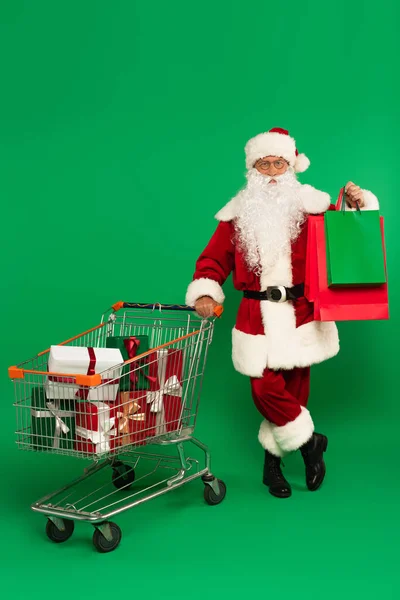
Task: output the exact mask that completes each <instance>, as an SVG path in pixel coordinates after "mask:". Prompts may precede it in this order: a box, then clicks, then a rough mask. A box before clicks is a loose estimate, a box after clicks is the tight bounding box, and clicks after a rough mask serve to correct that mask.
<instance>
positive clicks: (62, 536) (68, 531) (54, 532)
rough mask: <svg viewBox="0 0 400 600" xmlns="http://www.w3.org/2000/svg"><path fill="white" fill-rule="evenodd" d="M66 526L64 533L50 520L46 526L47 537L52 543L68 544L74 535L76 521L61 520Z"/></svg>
mask: <svg viewBox="0 0 400 600" xmlns="http://www.w3.org/2000/svg"><path fill="white" fill-rule="evenodd" d="M60 521H62V522H63V525H64V528H65V529H64V531H61V530H60V529H58V527H56V525H54V523H53V521H50V519H48V521H47V524H46V535H47V537H48V538H49V540H51V541H52V542H55V543H56V544H61V542H66V541H67V540H68V539H69V538H70V537H71V535H72V534H73V533H74V527H75V523H74V521H69V520H67V519H60Z"/></svg>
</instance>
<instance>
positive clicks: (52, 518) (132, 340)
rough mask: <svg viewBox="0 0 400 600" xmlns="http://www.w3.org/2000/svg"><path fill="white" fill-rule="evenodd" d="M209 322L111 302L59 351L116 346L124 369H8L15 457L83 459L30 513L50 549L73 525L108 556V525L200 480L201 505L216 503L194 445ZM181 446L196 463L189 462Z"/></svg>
mask: <svg viewBox="0 0 400 600" xmlns="http://www.w3.org/2000/svg"><path fill="white" fill-rule="evenodd" d="M221 312H222V308H221V307H218V309H217V310H216V313H215V316H220V314H221ZM214 323H215V319H208V320H202V319H200V318H199V317H198V316H197V315H196V314H195V313H194V312H193V309H191V308H189V307H187V306H180V305H161V304H134V303H124V302H118V303H116V304H115V305H114V306H113V307H112V308H111V309H109V310H108V311H106V312H105V313H104V315H103V317H102V319H101V322H100V324H99V325H97V326H96V327H93V328H92V329H89V330H88V331H86V332H84V333H82V334H80V335H77V336H75V337H73V338H71V339H69V340H67V341H65V342H63V343H62V344H59V345H58V346H74V347H81V348H86V349H99V348H106V347H108V348H109V347H116V344H115V341H117V342H118V340H121V339H122V340H123V342H124V344H125V349H126V351H127V352H128V351H129V355H128V356H129V358H128V359H127V360H125V361H124V362H123V363H120V364H118V365H115V367H113V368H112V369H110V368H108V370H106V371H105V370H104V371H103V372H101V373H93V372H89V371H88V374H74V373H68V374H66V373H65V372H63V373H57V372H49V370H48V360H49V352H50V350H46V351H45V352H41V353H40V354H38V355H37V356H35V357H34V358H32V359H30V360H28V361H26V362H24V363H21V364H20V365H18V366H13V367H10V368H9V376H10V378H11V379H12V380H13V382H14V387H15V398H16V401H15V404H14V405H15V406H16V413H17V432H16V435H17V440H16V441H17V444H18V446H19V448H21V449H23V450H34V451H36V452H40V451H42V452H47V453H53V454H60V455H61V454H62V455H66V456H74V457H79V458H84V459H90V460H91V464H90V466H89V467H88V468H86V469H84V473H83V475H82V476H81V477H79V478H78V479H76V480H74V481H72V482H71V483H69V484H67V485H65V486H64V487H63V488H61V489H59V490H57V491H55V492H53V493H51V494H48V495H47V496H45V497H44V498H42V499H40V500H38V501H37V502H35V503H34V504H33V505H32V509H33V510H34V511H36V512H39V513H42V514H44V515H45V516H46V517H47V525H46V534H47V536H48V537H49V538H50V540H52V541H53V542H57V543H59V542H64V541H66V540H67V539H68V538H69V537H70V536H71V535H72V533H73V531H74V522H75V521H86V522H90V523H92V524H93V525H94V527H95V531H94V535H93V543H94V546H95V548H96V549H97V550H98V551H99V552H109V551H111V550H114V549H115V548H116V547H117V546H118V545H119V543H120V540H121V530H120V528H119V527H118V525H117V524H115V523H113V522H111V521H110V519H111V518H112V517H114V516H115V515H118V514H119V513H121V512H123V511H125V510H127V509H129V508H132V507H133V506H137V505H139V504H141V503H143V502H145V501H147V500H150V499H152V498H156V497H157V496H160V495H162V494H165V493H166V492H169V491H171V490H173V489H176V488H178V487H180V486H182V485H184V484H186V483H189V482H190V481H194V480H195V479H199V478H201V479H202V481H203V484H204V498H205V501H206V502H207V503H208V504H210V505H216V504H219V503H220V502H221V501H222V500H223V499H224V497H225V494H226V487H225V484H224V483H223V482H222V481H221V480H219V479H217V478H216V477H215V476H214V475H213V474H212V472H211V468H210V453H209V451H208V448H207V446H206V445H204V444H203V443H201V442H200V441H199V440H197V439H196V438H195V437H193V433H194V430H195V425H196V419H197V411H198V406H199V400H200V392H201V386H202V379H203V375H204V368H205V364H206V358H207V352H208V348H209V345H210V344H211V341H212V336H213V329H214ZM140 340H142V342H143V340H144V341H145V342H146V343H145V344H144V345H143V344H142V347H140V345H139V343H140ZM118 343H120V342H118ZM146 344H147V345H146ZM138 349H139V351H138ZM142 350H144V351H142ZM81 351H82V350H78V352H81ZM116 389H117V392H116V396H114V395H115V390H116ZM110 398H112V401H110ZM150 444H151V445H157V446H158V447H159V448H158V453H157V454H153V453H150V452H148V451H147V448H146V447H147V446H148V445H150ZM189 444H191V445H192V447H193V446H196V447H197V448H198V449H200V455H201V456H203V454H204V464H203V459H202V460H201V461H200V460H198V459H196V458H194V457H191V456H189V455H187V453H186V448H187V447H188V446H189ZM164 447H167V448H164ZM172 447H174V455H171V454H169V453H168V449H171V448H172ZM197 452H199V450H197ZM122 455H125V457H124V460H122ZM110 471H111V472H110Z"/></svg>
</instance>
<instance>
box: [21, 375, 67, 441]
mask: <svg viewBox="0 0 400 600" xmlns="http://www.w3.org/2000/svg"><path fill="white" fill-rule="evenodd" d="M74 437H75V401H74V400H48V399H47V398H46V394H45V390H44V387H43V386H37V387H34V388H33V389H32V396H31V441H32V445H33V446H34V447H35V448H36V449H37V450H47V449H49V448H53V449H58V448H62V449H68V450H72V449H73V447H74Z"/></svg>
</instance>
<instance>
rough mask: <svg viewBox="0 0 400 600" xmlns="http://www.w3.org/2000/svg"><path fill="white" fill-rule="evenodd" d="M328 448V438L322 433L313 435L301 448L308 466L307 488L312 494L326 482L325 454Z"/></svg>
mask: <svg viewBox="0 0 400 600" xmlns="http://www.w3.org/2000/svg"><path fill="white" fill-rule="evenodd" d="M327 447H328V438H327V437H326V436H325V435H322V434H321V433H313V435H312V437H311V439H310V440H309V441H308V442H306V443H305V444H304V445H303V446H301V448H300V452H301V454H302V456H303V460H304V464H305V466H306V482H307V487H308V489H309V490H310V491H311V492H315V490H317V489H318V488H319V487H320V486H321V484H322V482H323V480H324V477H325V472H326V467H325V462H324V452H325V451H326V449H327Z"/></svg>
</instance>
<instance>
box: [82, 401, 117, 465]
mask: <svg viewBox="0 0 400 600" xmlns="http://www.w3.org/2000/svg"><path fill="white" fill-rule="evenodd" d="M115 413H116V403H106V402H79V403H77V405H76V426H75V450H77V451H78V452H83V453H85V454H97V455H101V454H108V453H109V452H111V451H112V450H113V447H114V437H115V433H116V430H115Z"/></svg>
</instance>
